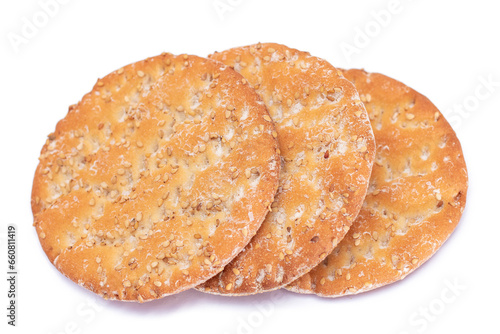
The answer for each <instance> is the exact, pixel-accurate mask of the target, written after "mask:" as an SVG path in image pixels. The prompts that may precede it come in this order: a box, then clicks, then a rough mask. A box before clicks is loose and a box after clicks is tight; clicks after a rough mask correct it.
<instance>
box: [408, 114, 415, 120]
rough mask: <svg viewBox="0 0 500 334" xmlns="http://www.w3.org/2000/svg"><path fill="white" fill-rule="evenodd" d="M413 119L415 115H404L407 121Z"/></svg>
mask: <svg viewBox="0 0 500 334" xmlns="http://www.w3.org/2000/svg"><path fill="white" fill-rule="evenodd" d="M414 118H415V115H413V114H410V113H408V114H406V119H407V120H412V119H414Z"/></svg>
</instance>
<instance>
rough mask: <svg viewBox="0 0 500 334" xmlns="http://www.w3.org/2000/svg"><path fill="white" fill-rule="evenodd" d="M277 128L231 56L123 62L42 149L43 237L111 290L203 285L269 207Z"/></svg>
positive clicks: (51, 251)
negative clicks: (226, 60)
mask: <svg viewBox="0 0 500 334" xmlns="http://www.w3.org/2000/svg"><path fill="white" fill-rule="evenodd" d="M273 134H275V128H274V125H273V124H272V122H270V121H269V114H268V113H267V110H266V108H265V106H264V104H263V103H262V100H261V99H260V97H259V96H258V95H257V94H256V93H255V91H254V90H253V89H252V88H250V87H249V86H248V84H247V83H246V81H245V80H243V77H242V76H241V75H240V74H238V73H236V72H235V71H234V70H232V69H230V68H228V67H226V66H225V65H223V64H221V63H218V62H215V61H213V60H209V59H204V58H200V57H196V56H188V55H183V56H173V55H171V54H162V55H160V56H157V57H153V58H149V59H147V60H144V61H139V62H137V63H134V64H131V65H128V66H126V67H124V68H122V69H119V70H117V71H115V72H113V73H111V74H109V75H108V76H106V77H105V78H103V79H101V80H98V82H97V84H96V85H95V87H94V89H93V90H92V91H91V92H90V93H89V94H87V95H85V96H84V97H83V99H82V101H81V102H80V103H78V105H75V106H72V107H70V110H69V112H68V114H67V116H66V117H65V118H64V119H63V120H61V121H60V122H59V123H58V124H57V127H56V130H55V132H54V133H53V134H51V135H49V138H48V140H47V142H46V144H45V146H44V147H43V149H42V153H41V157H40V164H39V165H38V168H37V169H36V174H35V178H34V184H33V193H32V207H33V213H34V225H35V226H36V231H37V232H38V235H39V239H40V242H41V244H42V247H43V249H44V251H45V252H46V254H47V256H48V258H49V259H50V261H51V262H53V263H54V265H55V266H56V268H57V269H58V270H60V271H61V272H62V273H63V274H64V275H66V276H68V277H69V278H70V279H72V280H73V281H75V282H77V283H78V284H80V285H82V286H83V287H85V288H87V289H89V290H91V291H93V292H95V293H97V294H100V295H103V296H104V297H106V298H110V299H121V300H139V301H145V300H150V299H155V298H160V297H162V296H165V295H168V294H172V293H176V292H180V291H182V290H186V289H188V288H191V287H193V286H196V285H198V284H200V283H202V282H204V281H205V280H207V279H208V278H210V277H212V276H213V275H215V274H216V273H218V272H219V271H221V270H222V269H223V267H224V266H225V265H226V264H227V263H228V262H229V261H230V260H231V259H233V258H234V257H235V256H236V255H237V254H238V253H239V252H240V251H241V249H242V248H243V247H244V246H245V245H246V244H247V243H248V242H249V240H250V239H251V237H252V236H253V235H254V234H255V233H256V231H257V229H258V227H259V226H260V225H261V223H262V221H263V219H264V218H265V216H266V214H267V213H268V211H269V209H268V207H269V205H270V204H271V202H272V200H273V198H274V194H275V192H276V189H277V187H278V178H279V170H280V163H279V152H278V151H279V150H278V146H277V144H278V143H277V140H276V139H275V138H274V136H273ZM247 171H250V175H246V172H247Z"/></svg>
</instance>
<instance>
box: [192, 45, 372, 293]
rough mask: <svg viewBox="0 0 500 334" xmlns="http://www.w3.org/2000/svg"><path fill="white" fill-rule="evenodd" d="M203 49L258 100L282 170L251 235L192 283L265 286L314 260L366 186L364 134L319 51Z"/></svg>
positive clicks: (367, 136)
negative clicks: (209, 274)
mask: <svg viewBox="0 0 500 334" xmlns="http://www.w3.org/2000/svg"><path fill="white" fill-rule="evenodd" d="M210 57H211V58H212V59H216V60H218V61H221V62H223V63H224V64H226V65H229V66H231V67H233V68H234V69H235V70H236V71H238V72H239V73H241V74H242V75H243V76H244V77H245V79H246V80H248V82H249V84H250V85H251V86H253V87H254V88H255V90H256V91H257V92H258V93H259V95H260V96H261V97H262V99H263V100H264V102H265V104H266V106H267V108H268V110H269V113H270V115H271V117H272V119H273V121H274V122H275V124H276V131H277V133H276V135H277V138H278V140H279V143H280V150H281V156H282V158H281V159H282V160H281V162H282V173H281V176H280V185H279V188H278V194H277V196H276V198H275V200H274V202H273V204H272V205H271V207H272V212H270V214H269V215H268V216H267V217H266V220H265V221H264V223H263V224H262V227H261V228H260V229H259V231H258V232H257V234H256V236H255V237H254V238H253V239H252V241H251V242H250V243H249V244H248V246H247V247H246V248H245V249H244V250H243V251H242V253H241V254H239V255H238V256H237V257H236V258H235V260H233V261H232V262H231V263H230V264H229V265H228V266H227V267H226V268H225V269H224V271H223V272H221V273H220V274H219V275H217V276H215V277H214V278H212V279H211V280H209V281H207V282H206V283H204V284H203V285H201V286H199V287H198V288H197V289H199V290H201V291H204V292H208V293H213V294H223V295H248V294H255V293H259V292H264V291H270V290H274V289H277V288H279V287H281V286H283V285H286V284H288V283H289V282H291V281H293V280H294V279H296V278H297V277H299V276H301V275H303V274H304V273H306V272H307V271H309V270H310V269H311V268H313V267H314V266H316V265H317V264H318V263H319V262H320V261H322V260H323V259H324V258H325V257H326V256H327V254H329V253H330V252H331V251H332V250H333V248H334V247H335V246H336V245H337V243H338V241H339V240H341V239H342V238H343V236H344V235H345V233H346V232H347V231H348V229H349V227H350V225H351V223H352V221H353V220H354V219H355V217H356V216H357V214H358V212H359V209H360V208H361V205H362V202H363V198H364V197H365V194H366V191H367V188H368V181H369V178H370V173H371V169H372V164H373V159H374V155H375V152H374V150H375V143H374V137H373V132H372V129H371V126H370V122H369V119H368V115H367V113H366V110H365V108H364V105H363V103H362V102H361V101H360V99H359V95H358V93H357V91H356V89H355V88H354V86H353V85H352V84H351V83H350V82H349V81H348V80H346V79H345V78H344V77H343V75H342V74H341V73H340V72H338V71H337V69H336V68H335V67H333V66H332V65H331V64H329V63H328V62H326V61H324V60H322V59H320V58H317V57H313V56H311V55H310V54H309V53H306V52H301V51H298V50H295V49H291V48H288V47H286V46H284V45H279V44H273V43H267V44H260V43H259V44H256V45H250V46H246V47H239V48H234V49H230V50H227V51H224V52H221V53H215V54H213V55H211V56H210Z"/></svg>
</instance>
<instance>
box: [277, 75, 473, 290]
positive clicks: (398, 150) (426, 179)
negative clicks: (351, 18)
mask: <svg viewBox="0 0 500 334" xmlns="http://www.w3.org/2000/svg"><path fill="white" fill-rule="evenodd" d="M344 74H345V76H346V78H348V79H349V80H351V81H352V82H353V83H354V84H355V86H356V88H357V89H358V91H359V93H360V94H361V99H362V100H363V102H364V103H365V105H366V109H367V110H368V114H369V116H370V120H371V123H372V126H373V130H374V133H375V140H376V142H377V153H376V158H375V165H374V167H373V173H372V176H371V180H370V187H369V190H368V194H367V196H366V199H365V202H364V204H363V208H362V209H361V211H360V214H359V216H358V218H357V219H356V221H355V222H354V224H353V225H352V227H351V229H350V230H349V233H348V234H347V235H346V237H345V238H344V239H343V240H342V241H341V242H340V244H339V245H338V246H337V247H336V248H335V250H334V251H333V252H332V254H331V255H329V256H328V257H327V258H326V259H325V260H324V261H323V262H322V263H321V264H320V265H319V266H317V267H316V268H314V269H313V270H312V271H310V272H309V273H307V274H306V275H304V276H302V277H301V278H299V279H298V280H296V281H294V282H293V283H291V284H290V285H288V286H287V287H286V288H287V289H289V290H291V291H295V292H300V293H314V294H317V295H319V296H323V297H338V296H343V295H349V294H356V293H360V292H363V291H368V290H372V289H375V288H377V287H380V286H384V285H387V284H390V283H393V282H395V281H398V280H400V279H403V278H404V277H406V276H407V275H408V274H409V273H411V272H413V271H414V270H415V269H417V268H418V267H419V266H421V265H422V264H423V263H424V262H425V261H426V260H428V259H429V258H430V257H431V256H432V255H433V254H434V253H435V252H436V251H437V250H438V249H439V247H440V246H441V245H442V244H443V243H444V242H445V241H446V239H447V238H448V237H449V236H450V234H451V233H452V232H453V230H454V229H455V227H456V226H457V224H458V222H459V220H460V217H461V215H462V212H463V210H464V207H465V202H466V195H467V186H468V181H467V169H466V165H465V161H464V157H463V153H462V149H461V146H460V142H459V141H458V139H457V137H456V135H455V132H454V131H453V129H452V128H451V126H450V125H449V124H448V122H447V121H446V119H445V118H444V117H443V115H442V114H441V113H440V112H439V110H438V109H437V108H436V107H435V106H434V105H433V104H432V103H431V102H430V101H429V99H427V98H426V97H425V96H423V95H421V94H419V93H418V92H416V91H415V90H413V89H411V88H409V87H407V86H406V85H404V84H402V83H401V82H398V81H396V80H394V79H391V78H389V77H387V76H385V75H382V74H377V73H367V72H365V71H363V70H347V71H344Z"/></svg>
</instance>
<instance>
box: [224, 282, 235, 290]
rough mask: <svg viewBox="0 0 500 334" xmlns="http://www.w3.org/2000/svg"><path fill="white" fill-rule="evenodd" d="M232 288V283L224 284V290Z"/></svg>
mask: <svg viewBox="0 0 500 334" xmlns="http://www.w3.org/2000/svg"><path fill="white" fill-rule="evenodd" d="M232 288H233V284H232V283H229V284H227V285H226V290H228V291H229V290H231V289H232Z"/></svg>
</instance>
